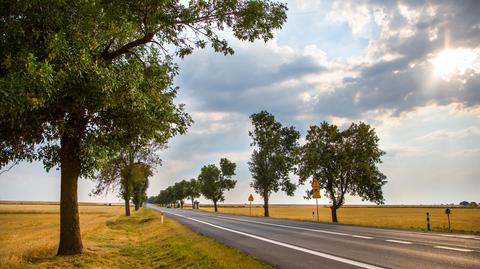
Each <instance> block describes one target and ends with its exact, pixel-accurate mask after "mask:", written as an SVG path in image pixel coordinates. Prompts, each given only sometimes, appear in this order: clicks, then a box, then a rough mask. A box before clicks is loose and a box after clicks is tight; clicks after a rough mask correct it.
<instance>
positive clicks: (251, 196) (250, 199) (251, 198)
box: [248, 194, 253, 217]
mask: <svg viewBox="0 0 480 269" xmlns="http://www.w3.org/2000/svg"><path fill="white" fill-rule="evenodd" d="M248 201H249V202H250V217H251V216H252V202H253V195H252V194H250V196H248Z"/></svg>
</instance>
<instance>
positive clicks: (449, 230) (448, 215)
mask: <svg viewBox="0 0 480 269" xmlns="http://www.w3.org/2000/svg"><path fill="white" fill-rule="evenodd" d="M447 217H448V232H451V231H452V230H451V229H450V214H447Z"/></svg>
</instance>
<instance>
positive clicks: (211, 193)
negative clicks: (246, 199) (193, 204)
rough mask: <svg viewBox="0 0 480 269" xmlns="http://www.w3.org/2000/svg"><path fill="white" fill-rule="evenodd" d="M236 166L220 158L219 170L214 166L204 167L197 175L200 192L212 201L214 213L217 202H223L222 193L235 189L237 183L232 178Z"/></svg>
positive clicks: (216, 209) (216, 210)
mask: <svg viewBox="0 0 480 269" xmlns="http://www.w3.org/2000/svg"><path fill="white" fill-rule="evenodd" d="M236 166H237V165H236V164H235V163H233V162H231V161H229V160H228V159H227V158H222V159H220V169H219V168H218V167H217V166H216V165H214V164H209V165H205V166H204V167H202V170H201V171H200V175H198V182H199V184H200V192H201V193H202V194H203V196H205V198H207V199H210V200H212V201H213V206H214V207H215V212H218V208H217V202H223V201H225V196H224V192H225V191H228V190H230V189H233V188H235V184H236V183H237V181H236V180H233V179H232V177H233V176H234V175H235V168H236Z"/></svg>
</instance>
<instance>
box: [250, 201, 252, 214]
mask: <svg viewBox="0 0 480 269" xmlns="http://www.w3.org/2000/svg"><path fill="white" fill-rule="evenodd" d="M251 216H252V202H250V217H251Z"/></svg>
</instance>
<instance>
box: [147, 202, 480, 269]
mask: <svg viewBox="0 0 480 269" xmlns="http://www.w3.org/2000/svg"><path fill="white" fill-rule="evenodd" d="M148 207H150V208H152V209H154V210H158V211H162V212H164V213H166V217H170V218H172V219H175V220H177V221H180V222H181V223H183V224H185V225H186V226H188V227H190V228H191V229H192V230H194V231H196V232H198V233H201V234H203V235H206V236H208V237H211V238H213V239H215V240H217V241H219V242H222V243H223V244H225V245H228V246H231V247H234V248H237V249H240V250H241V251H243V252H246V253H248V254H249V255H251V256H253V257H255V258H256V259H258V260H261V261H264V262H266V263H268V264H271V265H273V266H274V267H276V268H480V236H475V235H460V234H440V233H422V232H411V231H403V230H393V229H376V228H366V227H357V226H349V225H333V224H319V223H314V222H302V221H290V220H280V219H269V218H258V217H244V216H236V215H226V214H220V213H207V212H202V211H198V210H180V209H169V208H159V207H156V206H153V205H148ZM479 225H480V224H479Z"/></svg>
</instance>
